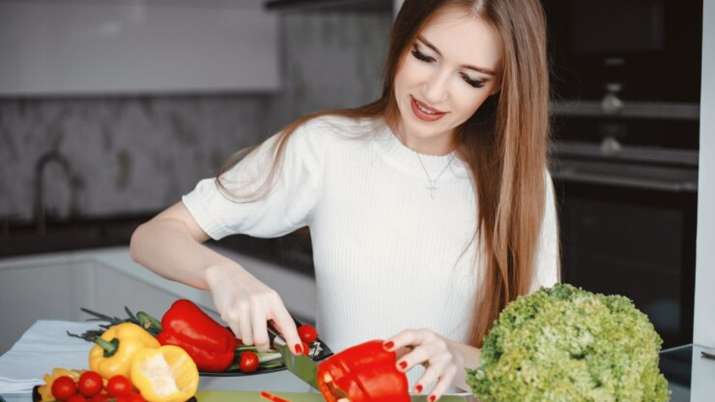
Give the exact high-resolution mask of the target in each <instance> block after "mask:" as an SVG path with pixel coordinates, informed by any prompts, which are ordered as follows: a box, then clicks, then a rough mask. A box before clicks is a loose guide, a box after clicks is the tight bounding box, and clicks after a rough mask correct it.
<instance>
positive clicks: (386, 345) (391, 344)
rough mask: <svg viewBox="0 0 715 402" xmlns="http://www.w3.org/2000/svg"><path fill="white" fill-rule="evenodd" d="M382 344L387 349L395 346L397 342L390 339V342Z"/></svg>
mask: <svg viewBox="0 0 715 402" xmlns="http://www.w3.org/2000/svg"><path fill="white" fill-rule="evenodd" d="M382 346H383V347H384V348H385V349H387V350H391V349H392V348H393V347H394V346H395V342H392V341H390V342H387V343H385V344H384V345H382Z"/></svg>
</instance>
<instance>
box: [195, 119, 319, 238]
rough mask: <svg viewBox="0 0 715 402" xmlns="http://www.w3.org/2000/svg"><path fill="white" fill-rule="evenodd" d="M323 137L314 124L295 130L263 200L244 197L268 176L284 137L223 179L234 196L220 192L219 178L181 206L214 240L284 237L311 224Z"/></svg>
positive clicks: (207, 182)
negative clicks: (234, 236)
mask: <svg viewBox="0 0 715 402" xmlns="http://www.w3.org/2000/svg"><path fill="white" fill-rule="evenodd" d="M323 134H325V133H322V132H321V130H320V126H319V125H317V124H315V123H314V121H313V120H311V121H308V122H305V123H303V124H302V125H300V126H299V127H298V128H296V130H295V131H294V132H293V133H292V134H291V135H290V136H289V137H288V139H287V142H286V144H285V149H284V154H283V156H282V163H281V164H279V165H278V169H279V170H278V175H277V176H276V178H275V180H274V181H273V186H272V187H271V188H270V189H269V192H268V193H267V194H265V195H264V196H263V197H260V198H257V199H247V198H245V196H246V195H248V196H250V195H251V194H252V193H253V192H255V191H256V190H258V189H259V188H260V185H261V184H262V183H263V182H264V181H265V179H266V178H267V177H268V173H269V171H270V169H271V168H272V166H273V161H274V156H275V151H276V145H277V141H278V139H279V135H280V133H277V134H275V135H273V136H272V137H270V138H269V139H267V140H266V141H264V142H263V143H262V144H261V145H260V146H259V147H258V148H256V149H255V150H254V151H253V152H251V153H249V154H248V155H247V156H246V157H245V158H243V159H242V160H241V161H240V162H239V163H238V164H236V165H235V166H233V167H232V168H231V169H230V170H229V171H228V172H226V173H225V174H224V175H223V176H222V183H223V184H224V187H225V189H226V190H228V192H229V194H225V191H222V189H220V188H219V186H218V184H217V183H216V179H215V178H213V177H212V178H206V179H203V180H201V181H199V182H198V184H197V185H196V187H195V188H194V189H193V190H192V191H191V192H189V193H188V194H185V195H184V196H183V197H182V202H183V203H184V205H185V206H186V208H187V209H188V210H189V212H190V213H191V215H192V216H193V217H194V219H195V220H196V221H197V223H198V224H199V226H200V227H201V228H202V229H203V230H204V231H205V232H206V233H207V234H208V235H209V236H210V237H211V238H213V239H215V240H219V239H221V238H223V237H226V236H229V235H232V234H239V233H240V234H247V235H250V236H254V237H264V238H269V237H279V236H282V235H285V234H287V233H290V232H292V231H294V230H296V229H298V228H300V227H303V226H306V225H307V224H309V221H310V218H311V214H312V211H313V208H315V206H316V204H317V202H318V199H319V198H320V193H321V185H322V181H323V172H324V170H323V168H324V167H323V163H324V155H325V147H326V144H325V135H323ZM232 195H238V196H239V198H236V197H233V196H232ZM241 196H244V197H243V198H240V197H241ZM254 198H255V197H254Z"/></svg>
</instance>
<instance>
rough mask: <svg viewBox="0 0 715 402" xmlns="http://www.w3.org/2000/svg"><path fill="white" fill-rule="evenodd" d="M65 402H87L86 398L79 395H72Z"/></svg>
mask: <svg viewBox="0 0 715 402" xmlns="http://www.w3.org/2000/svg"><path fill="white" fill-rule="evenodd" d="M67 402H87V398H85V397H83V396H82V395H81V394H74V395H72V396H70V397H69V398H67Z"/></svg>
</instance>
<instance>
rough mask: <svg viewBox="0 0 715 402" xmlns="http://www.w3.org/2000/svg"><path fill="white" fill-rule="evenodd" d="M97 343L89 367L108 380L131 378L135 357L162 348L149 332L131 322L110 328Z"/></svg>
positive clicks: (90, 354)
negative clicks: (140, 353) (138, 353)
mask: <svg viewBox="0 0 715 402" xmlns="http://www.w3.org/2000/svg"><path fill="white" fill-rule="evenodd" d="M95 343H96V345H94V346H93V347H92V349H91V350H90V351H89V367H90V368H91V369H92V370H94V371H96V372H97V373H99V375H101V376H102V377H104V378H107V379H109V378H110V377H112V376H114V375H117V374H122V375H124V376H127V377H129V373H130V370H131V364H132V358H133V357H134V355H135V354H136V353H137V352H139V351H141V350H142V349H145V348H158V347H159V346H160V345H159V341H157V340H156V338H154V337H153V336H152V335H151V334H150V333H149V332H147V331H146V330H144V328H142V327H140V326H138V325H136V324H132V323H130V322H124V323H121V324H117V325H114V326H111V327H109V329H107V330H106V331H105V332H104V333H103V334H102V336H101V337H99V338H97V340H96V341H95Z"/></svg>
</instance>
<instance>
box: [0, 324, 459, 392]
mask: <svg viewBox="0 0 715 402" xmlns="http://www.w3.org/2000/svg"><path fill="white" fill-rule="evenodd" d="M96 326H97V323H86V322H71V321H50V320H42V321H37V322H35V323H34V324H33V325H32V327H30V329H28V330H27V331H26V332H25V333H24V334H23V336H22V337H21V338H20V339H19V340H18V341H17V342H16V343H15V344H14V345H13V347H12V348H11V349H10V351H8V352H7V353H6V354H4V355H2V356H0V380H2V378H3V377H4V378H14V379H25V380H27V382H28V384H36V383H39V382H40V378H41V377H42V375H43V374H45V373H48V372H50V371H51V370H52V368H53V367H65V368H78V369H84V368H87V355H88V353H89V349H90V348H91V347H92V344H90V343H89V342H86V341H84V340H82V339H77V338H71V337H69V336H67V335H66V334H65V331H66V330H70V331H71V332H73V333H79V332H82V331H84V330H87V329H93V328H96ZM33 378H34V379H36V381H34V382H33V381H30V380H32V379H33ZM0 386H2V381H0ZM264 390H265V391H273V392H301V393H304V392H310V393H317V391H316V390H313V389H312V388H311V387H310V386H309V385H307V384H305V383H304V382H302V381H301V380H300V379H298V378H297V377H296V376H294V375H293V374H291V373H290V372H289V371H287V370H283V371H277V372H272V373H267V374H256V375H249V376H233V377H213V376H202V377H201V380H200V384H199V391H264ZM467 396H468V395H467V393H465V394H460V395H458V396H457V395H455V397H454V398H449V400H450V401H451V402H456V401H467V400H469V399H466V398H465V397H467ZM2 397H3V398H5V399H6V400H7V402H28V401H30V400H31V393H30V392H28V391H23V392H15V393H2ZM415 400H418V399H417V398H415ZM419 400H420V401H423V400H424V396H423V397H420V398H419ZM443 400H446V398H445V399H443Z"/></svg>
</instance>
